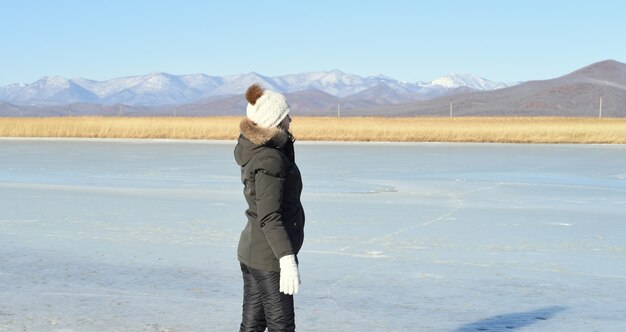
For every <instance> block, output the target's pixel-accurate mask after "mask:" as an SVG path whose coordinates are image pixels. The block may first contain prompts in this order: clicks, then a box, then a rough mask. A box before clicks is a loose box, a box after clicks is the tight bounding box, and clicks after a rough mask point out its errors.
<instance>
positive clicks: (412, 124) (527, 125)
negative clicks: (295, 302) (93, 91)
mask: <svg viewBox="0 0 626 332" xmlns="http://www.w3.org/2000/svg"><path fill="white" fill-rule="evenodd" d="M241 119H242V117H52V118H0V137H2V138H5V139H12V138H13V139H15V138H22V139H29V138H30V139H43V138H45V139H57V140H60V139H88V140H91V141H96V140H103V139H115V140H123V139H131V140H133V141H136V140H143V141H150V140H153V141H156V140H158V141H178V142H180V141H184V142H200V141H211V142H225V143H228V142H233V141H235V140H236V139H237V137H238V135H239V121H240V120H241ZM292 131H293V132H294V135H295V136H296V138H297V140H298V141H301V142H306V141H316V142H432V143H533V144H535V143H547V144H564V143H567V144H626V118H561V117H453V118H433V117H429V118H426V117H412V118H379V117H345V118H336V117H297V116H294V122H293V123H292Z"/></svg>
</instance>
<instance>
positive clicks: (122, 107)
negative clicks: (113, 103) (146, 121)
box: [117, 105, 124, 116]
mask: <svg viewBox="0 0 626 332" xmlns="http://www.w3.org/2000/svg"><path fill="white" fill-rule="evenodd" d="M117 116H124V105H120V107H119V109H118V111H117Z"/></svg>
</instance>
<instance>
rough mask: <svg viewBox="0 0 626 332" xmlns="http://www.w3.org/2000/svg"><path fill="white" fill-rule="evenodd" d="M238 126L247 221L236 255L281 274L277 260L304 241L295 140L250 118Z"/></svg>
mask: <svg viewBox="0 0 626 332" xmlns="http://www.w3.org/2000/svg"><path fill="white" fill-rule="evenodd" d="M239 128H240V130H241V135H240V136H239V141H238V143H237V146H236V147H235V160H236V161H237V164H238V165H239V166H241V181H242V182H243V184H244V190H243V192H244V196H245V198H246V201H247V203H248V209H247V210H246V216H247V217H248V223H247V224H246V227H245V228H244V230H243V231H242V232H241V237H240V238H239V246H238V248H237V255H238V257H239V261H240V262H242V263H243V264H245V265H247V266H249V267H251V268H253V269H257V270H264V271H276V272H278V271H280V266H279V264H278V259H279V258H281V257H283V256H286V255H290V254H298V251H299V250H300V248H301V247H302V242H303V240H304V210H303V209H302V204H301V203H300V194H301V192H302V178H301V175H300V170H299V169H298V166H296V163H295V159H294V149H293V141H292V140H291V139H290V135H289V134H288V133H287V132H286V131H284V130H281V129H279V128H263V127H259V126H257V125H256V124H255V123H254V122H252V121H251V120H249V119H247V118H245V119H244V120H242V121H241V123H240V125H239Z"/></svg>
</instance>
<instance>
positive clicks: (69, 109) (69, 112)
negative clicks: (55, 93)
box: [67, 104, 72, 116]
mask: <svg viewBox="0 0 626 332" xmlns="http://www.w3.org/2000/svg"><path fill="white" fill-rule="evenodd" d="M67 114H68V116H72V104H67Z"/></svg>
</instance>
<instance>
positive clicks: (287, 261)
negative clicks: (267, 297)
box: [278, 255, 300, 295]
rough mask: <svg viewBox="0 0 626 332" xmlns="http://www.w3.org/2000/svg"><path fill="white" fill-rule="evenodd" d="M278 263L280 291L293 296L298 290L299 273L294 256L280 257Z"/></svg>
mask: <svg viewBox="0 0 626 332" xmlns="http://www.w3.org/2000/svg"><path fill="white" fill-rule="evenodd" d="M278 262H279V263H280V291H281V292H283V293H285V294H288V295H293V294H295V293H297V292H298V290H299V289H300V273H299V272H298V264H297V263H296V255H287V256H283V257H281V258H280V259H279V260H278Z"/></svg>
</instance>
